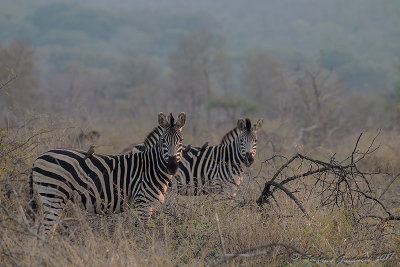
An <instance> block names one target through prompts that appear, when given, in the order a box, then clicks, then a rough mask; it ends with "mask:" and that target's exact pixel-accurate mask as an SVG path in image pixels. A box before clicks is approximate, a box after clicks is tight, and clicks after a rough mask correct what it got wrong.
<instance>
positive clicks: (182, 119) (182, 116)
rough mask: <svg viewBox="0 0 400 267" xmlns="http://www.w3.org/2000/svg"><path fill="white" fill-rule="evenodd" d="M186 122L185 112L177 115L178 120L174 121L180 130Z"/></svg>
mask: <svg viewBox="0 0 400 267" xmlns="http://www.w3.org/2000/svg"><path fill="white" fill-rule="evenodd" d="M185 122H186V114H185V112H181V113H179V116H178V120H177V121H176V124H175V125H176V126H178V127H179V128H182V127H183V126H184V125H185Z"/></svg>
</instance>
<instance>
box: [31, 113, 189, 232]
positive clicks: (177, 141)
mask: <svg viewBox="0 0 400 267" xmlns="http://www.w3.org/2000/svg"><path fill="white" fill-rule="evenodd" d="M158 121H159V125H160V126H159V127H161V128H162V129H163V132H162V134H161V135H160V136H159V138H158V139H157V140H155V145H154V146H153V147H152V148H151V149H149V150H146V151H142V152H138V153H129V154H125V155H112V156H111V155H100V154H94V155H92V156H90V157H89V158H87V159H86V160H84V157H85V155H86V152H83V151H78V150H71V149H55V150H51V151H48V152H46V153H44V154H43V155H42V156H40V157H39V158H37V159H36V160H35V162H34V164H33V169H32V175H31V191H32V193H33V194H34V197H35V200H36V202H37V204H39V208H40V211H41V213H42V216H43V225H44V232H45V233H49V232H50V231H51V229H52V228H53V227H54V225H55V223H56V222H57V220H58V219H59V217H60V214H61V213H62V210H63V209H64V208H65V205H66V203H67V202H68V201H69V200H72V201H73V202H75V203H77V204H78V205H79V206H80V207H81V208H82V209H84V210H86V211H88V212H89V213H95V214H111V213H119V212H122V211H125V210H126V209H128V208H129V207H131V206H133V207H134V208H135V209H137V211H138V212H139V216H140V218H141V219H143V220H144V221H147V219H148V218H149V217H150V215H151V213H152V210H153V208H154V206H155V205H156V204H157V203H158V202H161V203H162V202H163V201H164V194H165V192H166V189H167V185H168V183H169V182H170V180H171V178H172V175H174V174H175V173H176V172H177V170H178V164H179V161H180V160H181V157H182V140H183V139H182V132H181V129H182V127H183V126H184V124H185V121H186V116H185V114H184V113H181V114H179V116H178V119H177V122H176V123H175V122H174V118H173V116H172V114H170V116H169V117H168V118H167V117H166V116H165V115H164V114H162V113H160V114H159V117H158Z"/></svg>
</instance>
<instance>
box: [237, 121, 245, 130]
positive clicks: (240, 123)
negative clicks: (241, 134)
mask: <svg viewBox="0 0 400 267" xmlns="http://www.w3.org/2000/svg"><path fill="white" fill-rule="evenodd" d="M237 127H238V129H239V130H241V131H244V130H246V121H245V120H244V119H239V120H238V122H237Z"/></svg>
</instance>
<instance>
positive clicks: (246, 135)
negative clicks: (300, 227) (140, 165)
mask: <svg viewBox="0 0 400 267" xmlns="http://www.w3.org/2000/svg"><path fill="white" fill-rule="evenodd" d="M262 123H263V121H262V120H258V121H257V123H256V124H255V125H252V124H251V121H250V119H248V118H246V119H239V120H238V122H237V127H236V128H234V129H233V130H231V131H229V132H228V133H227V134H225V136H224V137H223V138H222V141H221V143H220V144H219V145H217V146H208V144H207V143H206V144H205V145H203V146H202V147H195V146H190V148H188V146H185V145H184V146H183V148H184V150H185V151H186V152H184V153H183V158H182V160H181V162H180V163H179V170H178V173H177V174H176V175H175V176H174V178H175V179H172V180H171V183H170V186H171V187H172V188H173V189H176V190H177V192H178V194H180V195H202V194H209V193H212V192H218V193H224V194H226V195H227V196H229V197H234V196H235V195H236V193H237V190H238V186H239V185H240V183H241V181H242V180H243V173H244V170H245V169H246V168H247V167H249V166H250V165H251V164H253V162H254V156H255V154H256V151H257V131H258V130H259V129H260V128H261V126H262ZM162 133H163V129H162V128H161V127H157V128H155V129H154V131H153V132H151V133H150V134H149V135H148V138H147V139H146V140H145V142H144V143H143V144H140V145H137V146H136V147H134V149H133V153H138V152H142V151H146V150H149V149H151V148H152V147H153V146H154V144H155V140H157V138H158V136H160V135H161V134H162Z"/></svg>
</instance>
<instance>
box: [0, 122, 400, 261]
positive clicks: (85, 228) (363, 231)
mask: <svg viewBox="0 0 400 267" xmlns="http://www.w3.org/2000/svg"><path fill="white" fill-rule="evenodd" d="M71 126H73V125H70V124H68V123H64V122H63V123H60V122H59V121H57V123H54V122H52V121H51V120H50V119H47V118H39V119H35V120H31V121H27V122H26V123H22V124H21V125H20V126H19V127H15V128H11V129H7V130H6V129H3V130H2V131H1V133H0V148H1V150H0V190H1V194H0V204H1V209H0V263H1V264H0V265H2V266H3V265H4V266H15V265H21V266H38V265H40V266H177V265H178V266H204V265H213V264H216V263H218V262H220V261H221V260H223V259H224V252H223V249H222V246H221V239H222V241H223V242H224V246H225V250H226V253H227V254H234V253H237V252H240V251H243V250H245V249H248V248H252V247H256V246H259V245H262V244H268V243H274V242H275V243H284V244H287V245H290V246H292V247H294V248H296V249H298V250H300V251H303V252H305V253H307V254H308V256H299V255H298V254H295V253H294V251H293V250H291V249H290V248H285V247H282V246H271V247H268V248H265V249H261V250H256V252H260V251H261V252H262V253H259V254H258V255H253V254H254V253H253V252H254V251H253V252H248V253H245V254H246V255H241V256H240V257H236V258H235V259H234V260H232V262H233V265H238V266H249V265H250V266H260V265H269V266H276V265H283V266H298V265H303V266H306V265H307V264H309V263H313V262H315V261H318V260H329V259H330V260H332V262H333V263H340V262H341V261H343V260H349V261H352V260H354V261H355V260H357V259H358V260H360V262H354V263H355V264H360V265H361V264H370V265H375V264H386V265H394V264H396V263H397V262H399V259H400V256H399V255H400V227H399V225H400V222H398V221H387V222H383V221H380V220H377V219H373V218H370V219H363V220H358V219H357V218H353V217H352V215H351V214H352V213H351V211H350V210H349V209H348V208H347V207H346V206H339V207H334V206H329V207H319V205H318V201H319V200H318V196H317V195H312V196H311V197H310V196H308V195H306V193H305V192H301V188H302V187H301V186H302V184H303V183H306V182H307V181H305V180H304V181H299V182H298V183H296V184H293V185H291V186H290V190H293V191H294V190H299V191H298V193H297V196H298V198H299V200H301V201H302V204H303V206H304V208H305V209H306V210H307V212H308V214H309V216H310V218H307V217H305V216H304V214H303V213H302V212H301V211H300V210H299V209H298V207H297V206H296V204H295V203H294V202H293V201H292V200H291V199H289V198H288V197H287V196H286V195H285V194H284V193H278V194H277V195H276V201H274V202H271V204H270V205H264V206H262V207H258V206H257V205H256V200H257V198H258V197H259V196H260V193H261V190H262V188H263V185H264V183H265V182H266V181H267V180H268V179H270V178H271V176H272V174H273V173H274V172H275V171H276V170H277V169H278V168H279V166H280V165H281V164H282V163H283V161H282V160H274V161H271V162H270V164H268V165H265V164H261V162H262V161H263V160H265V159H268V158H270V157H271V156H273V155H275V154H278V153H279V154H282V155H284V156H286V157H290V156H291V155H292V154H294V153H296V152H297V151H299V150H301V152H302V153H303V154H307V155H309V156H313V157H316V158H320V159H324V160H327V159H329V158H330V157H331V156H332V155H334V154H335V155H336V157H337V158H340V157H341V156H343V155H346V154H348V153H349V152H351V150H352V148H353V146H354V142H355V140H356V139H357V136H358V134H359V133H351V134H348V135H347V137H346V138H344V139H340V140H329V142H326V145H318V146H317V147H316V146H313V145H312V143H302V144H298V143H296V134H295V133H292V132H291V129H290V128H289V127H286V126H279V127H274V126H275V124H274V122H268V121H266V122H264V130H263V132H262V133H260V136H259V142H258V146H259V148H258V155H257V160H256V163H255V164H254V166H253V167H252V168H253V172H252V173H253V175H252V177H253V176H256V178H252V179H251V180H250V185H249V188H248V190H247V191H246V194H245V197H244V202H243V205H240V206H238V207H236V208H234V209H233V210H232V207H233V206H235V205H236V203H237V202H238V201H239V200H240V198H241V197H242V192H243V190H244V188H245V186H244V185H243V186H241V190H242V192H240V193H239V194H237V198H236V199H235V200H233V201H232V200H227V199H224V198H221V197H217V196H212V195H210V196H200V197H182V196H177V195H176V194H175V193H174V192H169V191H168V192H167V198H166V203H165V204H164V205H162V206H159V207H158V208H157V209H156V211H155V213H154V214H153V217H152V219H151V222H150V227H146V228H145V229H143V228H141V227H136V226H135V223H134V221H135V219H134V218H135V216H134V211H129V212H127V213H125V214H121V215H115V216H111V218H106V217H102V216H97V217H96V216H95V217H90V216H85V215H84V214H82V213H80V212H79V210H77V209H76V207H74V205H72V204H70V205H69V208H68V209H69V210H68V211H67V214H66V216H64V217H63V218H62V220H61V223H60V225H59V227H58V229H57V233H56V235H55V238H54V240H52V241H50V240H47V239H44V240H42V239H40V238H38V237H37V236H36V235H35V233H36V232H35V228H33V227H32V223H31V222H30V221H29V218H28V219H27V220H28V222H26V221H25V219H24V218H23V216H24V215H25V214H26V213H27V203H28V201H29V189H28V182H27V177H28V174H29V171H30V166H31V165H32V162H33V160H34V159H35V158H36V157H37V156H38V155H39V154H40V153H42V152H44V151H46V150H48V149H51V148H54V147H70V146H72V144H71V141H70V140H71V135H73V134H76V132H74V130H71V129H73V128H70V127H71ZM269 126H270V127H269ZM97 129H99V130H100V131H101V132H102V141H101V142H102V144H107V145H104V146H103V147H100V152H104V153H118V151H120V150H122V149H123V148H124V146H126V145H129V144H128V143H127V141H125V140H129V141H130V140H131V142H132V143H133V142H140V140H141V139H142V138H141V137H138V136H135V137H134V138H132V135H130V134H129V135H124V136H118V135H119V134H121V133H119V132H118V131H115V130H114V131H113V130H112V129H101V127H98V128H97ZM83 130H87V129H83ZM150 130H151V126H150V127H149V128H148V131H150ZM226 130H229V129H226ZM219 134H220V136H221V137H222V136H223V134H224V133H223V132H221V133H219ZM375 134H376V132H371V133H370V135H369V137H368V138H372V137H373V136H374V135H375ZM214 135H217V134H215V133H214ZM367 135H368V133H367ZM144 136H145V133H144V134H143V137H144ZM117 137H118V138H117ZM72 139H73V138H72ZM133 139H135V140H133ZM215 139H216V140H218V138H215ZM121 140H123V141H121ZM399 140H400V133H398V132H395V131H390V132H384V131H383V132H382V133H381V134H380V136H379V138H378V141H379V145H380V148H379V149H378V150H377V151H376V152H374V153H373V154H371V155H368V157H367V158H366V160H365V162H364V165H363V168H365V169H368V170H370V171H379V172H382V173H383V172H385V173H392V174H393V173H397V172H399V171H400V167H399V165H398V162H399V160H400V155H399V153H400V152H397V150H396V149H395V148H396V147H399V145H400V141H399ZM193 141H197V143H195V144H196V145H201V144H203V143H204V141H207V140H193ZM111 144H112V145H111ZM364 145H367V143H366V144H364ZM303 167H304V166H303ZM299 168H300V167H299ZM297 171H298V170H297ZM293 172H296V170H293ZM374 177H375V178H374V180H373V181H372V185H373V189H374V190H375V191H376V193H377V195H378V196H379V195H380V194H381V193H382V192H384V189H386V186H387V185H388V182H389V180H390V179H389V178H388V177H389V176H385V175H377V176H374ZM246 179H247V177H246V175H245V179H244V181H246ZM244 183H245V182H244ZM398 192H399V182H398V181H397V180H394V182H393V183H392V184H391V185H390V187H389V189H388V190H387V191H386V192H384V194H383V195H382V196H381V200H382V201H383V202H384V203H385V204H386V205H387V206H388V207H389V208H390V209H391V211H393V212H394V213H395V214H400V205H399V204H400V203H399V202H400V198H399V195H398V194H399V193H398ZM21 211H22V212H21ZM373 211H374V212H375V213H376V214H378V215H382V213H381V211H380V210H379V209H378V208H375V209H374V210H373ZM216 214H217V215H218V218H219V228H220V230H218V224H217V221H216ZM391 252H394V253H395V254H394V255H393V256H391V257H390V259H389V257H388V259H383V258H382V259H381V261H379V260H378V258H377V257H378V256H379V255H385V254H386V253H391ZM245 256H247V257H245ZM362 258H364V261H361V259H362ZM384 260H385V261H384Z"/></svg>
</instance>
